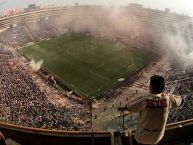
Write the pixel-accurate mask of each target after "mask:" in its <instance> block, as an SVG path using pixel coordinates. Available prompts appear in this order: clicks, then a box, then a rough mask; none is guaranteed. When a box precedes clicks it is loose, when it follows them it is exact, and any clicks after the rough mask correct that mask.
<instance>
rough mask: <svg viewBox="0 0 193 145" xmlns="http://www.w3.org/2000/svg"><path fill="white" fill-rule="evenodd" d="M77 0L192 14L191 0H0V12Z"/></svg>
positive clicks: (71, 3)
mask: <svg viewBox="0 0 193 145" xmlns="http://www.w3.org/2000/svg"><path fill="white" fill-rule="evenodd" d="M75 2H78V3H79V4H80V5H85V4H86V5H93V4H94V5H128V4H129V3H140V4H143V5H144V7H148V8H154V9H162V10H164V9H165V8H170V9H171V11H173V12H177V13H181V14H185V15H186V14H188V15H191V16H193V0H0V12H1V13H2V12H3V11H4V10H6V9H9V8H23V7H27V5H28V4H31V3H37V4H38V5H40V4H41V5H46V4H54V3H57V4H60V5H73V4H74V3H75Z"/></svg>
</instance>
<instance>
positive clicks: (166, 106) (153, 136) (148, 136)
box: [127, 94, 182, 144]
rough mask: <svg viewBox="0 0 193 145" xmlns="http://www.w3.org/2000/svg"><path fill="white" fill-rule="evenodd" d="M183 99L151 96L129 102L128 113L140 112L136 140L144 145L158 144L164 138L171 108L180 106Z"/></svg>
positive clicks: (169, 96) (160, 95)
mask: <svg viewBox="0 0 193 145" xmlns="http://www.w3.org/2000/svg"><path fill="white" fill-rule="evenodd" d="M181 101H182V98H181V97H180V96H175V95H171V94H157V95H153V94H149V95H147V96H144V97H141V98H140V99H139V100H137V101H135V102H128V107H127V109H128V111H130V112H139V118H138V125H137V128H136V133H135V139H136V141H137V142H139V143H142V144H156V143H158V142H159V141H160V140H161V139H162V137H163V136H164V132H165V126H166V122H167V118H168V113H169V110H170V108H172V107H177V106H180V104H181Z"/></svg>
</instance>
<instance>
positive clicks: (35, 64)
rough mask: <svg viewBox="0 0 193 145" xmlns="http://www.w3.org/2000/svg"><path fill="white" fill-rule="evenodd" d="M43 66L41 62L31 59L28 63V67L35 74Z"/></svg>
mask: <svg viewBox="0 0 193 145" xmlns="http://www.w3.org/2000/svg"><path fill="white" fill-rule="evenodd" d="M42 65H43V60H40V61H37V62H35V60H34V59H32V60H31V61H30V63H29V66H30V67H31V68H32V70H33V71H35V72H37V71H38V70H40V68H41V66H42Z"/></svg>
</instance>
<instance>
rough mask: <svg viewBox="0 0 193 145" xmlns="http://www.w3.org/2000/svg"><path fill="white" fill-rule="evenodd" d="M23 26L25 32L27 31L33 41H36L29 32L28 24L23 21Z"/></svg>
mask: <svg viewBox="0 0 193 145" xmlns="http://www.w3.org/2000/svg"><path fill="white" fill-rule="evenodd" d="M23 28H24V30H25V31H26V33H27V35H28V36H29V38H30V39H31V40H32V41H33V42H35V41H36V39H35V37H34V36H33V34H32V33H31V31H30V29H29V28H28V26H27V25H26V24H25V23H24V24H23Z"/></svg>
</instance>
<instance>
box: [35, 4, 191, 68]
mask: <svg viewBox="0 0 193 145" xmlns="http://www.w3.org/2000/svg"><path fill="white" fill-rule="evenodd" d="M162 15H163V17H161V18H157V17H153V18H152V16H151V13H148V12H146V11H144V12H142V13H139V11H135V10H132V9H130V8H129V7H100V8H99V7H98V8H96V9H95V7H91V8H88V7H87V8H84V7H77V8H75V7H74V8H73V7H72V8H68V11H67V12H66V13H65V14H61V16H60V17H55V18H54V20H52V22H53V23H54V25H55V26H56V28H57V34H58V36H59V35H62V34H64V33H65V32H66V30H67V29H68V28H70V31H71V32H73V33H89V34H90V35H93V36H96V37H99V38H102V39H110V40H114V41H117V40H118V41H121V42H123V43H124V44H126V45H129V46H131V47H133V48H140V49H146V50H151V51H152V50H153V51H156V52H158V53H159V54H160V53H161V55H167V56H169V57H171V56H172V57H173V58H176V59H178V61H180V62H181V63H182V64H185V65H184V66H185V67H188V66H189V65H193V43H192V40H193V34H191V33H190V32H189V30H188V29H189V27H188V25H189V24H192V20H191V18H190V19H189V20H187V21H186V22H181V20H180V19H179V20H175V19H176V18H175V15H174V14H171V15H170V14H167V13H165V14H164V12H163V13H162ZM170 18H171V22H170V23H167V22H168V21H167V20H168V19H170ZM152 19H153V22H157V24H156V25H152V24H151V23H152ZM172 20H173V21H172ZM182 23H183V24H182ZM160 25H161V26H160ZM182 25H185V27H187V28H184V27H183V28H182ZM35 26H36V25H35V24H34V27H35ZM173 27H175V30H173ZM173 31H175V32H173ZM186 31H187V33H186V34H184V32H186ZM166 53H167V54H166Z"/></svg>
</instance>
